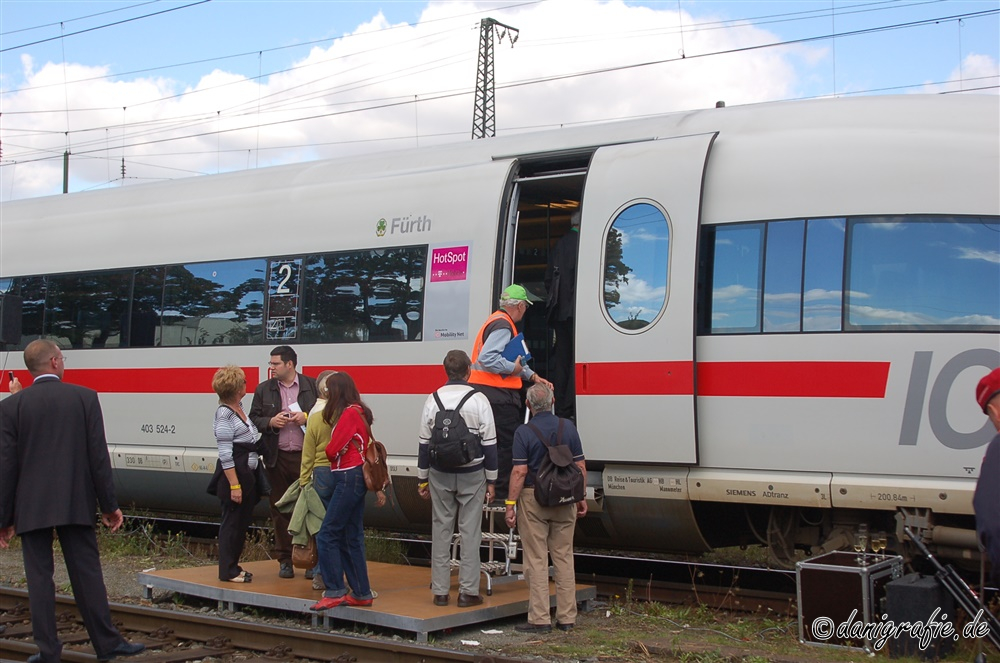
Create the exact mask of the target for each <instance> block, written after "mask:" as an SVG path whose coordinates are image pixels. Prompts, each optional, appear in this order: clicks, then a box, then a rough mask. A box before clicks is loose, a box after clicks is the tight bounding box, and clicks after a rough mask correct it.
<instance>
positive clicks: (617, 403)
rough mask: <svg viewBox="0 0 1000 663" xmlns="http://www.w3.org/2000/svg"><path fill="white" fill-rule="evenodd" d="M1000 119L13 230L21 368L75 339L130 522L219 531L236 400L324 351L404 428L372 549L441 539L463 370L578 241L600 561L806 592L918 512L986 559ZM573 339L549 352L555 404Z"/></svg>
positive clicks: (953, 103) (176, 199)
mask: <svg viewBox="0 0 1000 663" xmlns="http://www.w3.org/2000/svg"><path fill="white" fill-rule="evenodd" d="M998 117H1000V102H998V98H997V97H996V96H978V97H977V96H963V97H958V96H956V97H929V96H907V97H882V98H876V97H871V98H858V99H837V100H824V101H809V102H786V103H777V104H763V105H758V106H747V107H731V108H717V109H709V110H702V111H694V112H687V113H677V114H671V115H664V116H661V117H655V118H650V119H643V120H636V121H627V122H619V123H612V124H607V125H602V126H592V127H581V128H574V129H561V130H558V131H548V132H541V133H535V134H524V135H516V136H510V137H504V138H496V139H490V140H481V141H474V142H469V143H463V144H457V145H450V146H444V147H435V148H425V149H417V150H410V151H401V152H394V153H383V154H376V155H371V156H366V157H360V158H350V159H341V160H332V161H322V162H313V163H306V164H302V165H295V166H284V167H276V168H267V169H260V170H252V171H246V172H238V173H230V174H224V175H216V176H206V177H199V178H191V179H184V180H178V181H176V182H169V183H162V184H149V185H140V186H129V187H125V188H121V189H115V190H106V191H95V192H88V193H79V194H71V195H65V196H57V197H48V198H42V199H34V200H25V201H18V202H9V203H5V204H4V205H3V209H2V217H0V291H2V292H3V293H5V305H4V309H5V310H6V311H7V312H8V314H10V312H11V311H15V310H16V308H17V306H16V304H17V302H18V301H20V302H22V309H21V325H20V326H21V332H22V333H21V338H20V341H19V342H15V343H14V344H12V345H8V346H7V347H6V352H5V353H3V354H2V358H3V369H4V370H5V371H6V370H13V371H14V372H15V374H18V375H19V376H20V377H21V379H22V381H24V382H27V381H28V379H27V375H26V373H24V367H23V364H22V362H21V353H20V352H19V349H21V348H23V347H24V345H25V344H26V343H27V342H28V341H30V340H31V339H33V338H37V337H38V336H40V335H44V336H47V337H50V338H53V339H55V340H57V341H58V342H59V343H60V344H61V345H62V347H63V348H64V354H65V355H66V357H67V359H68V369H67V379H68V380H70V381H73V382H77V383H79V384H84V385H87V386H90V387H93V388H95V389H97V390H98V391H99V392H100V393H101V398H102V403H103V405H104V409H105V417H106V420H107V430H108V436H109V444H110V445H111V452H112V459H113V462H114V465H115V469H116V476H117V481H118V486H119V491H120V497H121V498H122V499H123V500H124V501H125V502H126V503H127V502H134V503H135V504H136V505H139V506H142V507H145V508H148V509H151V510H163V509H167V510H173V511H180V512H204V513H214V512H215V511H216V509H217V505H216V503H215V502H214V501H213V499H212V498H210V497H209V496H208V495H206V494H205V491H204V488H205V484H206V482H207V479H208V476H209V473H210V471H211V469H212V468H213V466H214V461H215V449H214V439H213V436H212V428H211V417H212V412H213V411H214V404H215V399H214V395H213V394H212V391H211V386H210V382H211V375H212V373H213V372H214V370H215V369H216V368H217V367H218V366H220V365H223V364H227V363H235V364H238V365H240V366H243V367H245V370H246V372H247V374H248V377H249V380H250V382H251V383H253V382H256V381H258V380H260V379H263V377H265V376H266V372H267V360H268V354H269V353H268V351H269V350H270V348H271V347H273V346H276V345H280V344H289V345H292V346H294V347H295V348H296V350H297V351H298V354H299V359H300V367H301V369H302V370H303V371H304V372H305V373H306V374H310V375H316V374H317V373H318V372H319V371H320V370H322V369H325V368H328V367H332V368H336V369H338V370H346V371H348V372H350V373H351V374H352V375H353V376H354V377H355V379H356V380H357V382H358V385H359V387H360V389H361V391H362V393H363V394H364V396H365V398H366V400H368V402H369V403H370V405H371V406H372V407H373V409H374V411H375V415H376V424H375V432H376V434H377V435H378V437H379V438H380V439H382V440H383V441H384V442H385V443H386V445H387V447H388V448H389V450H390V454H391V456H392V459H391V462H392V473H393V476H394V482H395V493H396V499H395V501H394V502H393V504H392V506H391V507H390V508H387V509H382V510H374V509H371V510H369V513H368V516H369V518H370V522H371V523H373V524H375V525H378V526H383V527H389V528H397V529H407V528H414V529H421V528H425V527H426V526H427V524H428V523H429V508H428V506H427V503H426V502H423V501H422V500H419V499H417V498H416V491H415V483H416V479H415V476H416V450H417V439H416V430H417V418H418V416H419V413H420V410H421V405H422V403H423V400H424V398H425V397H426V395H427V394H428V393H429V392H430V391H431V390H433V389H434V388H436V387H437V386H439V385H440V384H441V383H443V381H444V373H443V370H442V368H441V359H442V358H443V356H444V354H445V353H446V352H447V350H449V349H451V348H453V347H458V348H463V349H465V350H467V351H471V348H472V343H473V340H472V336H473V335H474V334H475V333H476V331H477V330H478V328H479V325H480V324H481V322H482V321H483V320H484V319H485V318H486V316H487V315H488V314H489V313H490V311H491V310H493V308H494V306H495V304H496V299H497V296H498V294H499V292H500V290H501V289H502V288H503V287H504V286H505V285H506V284H508V283H510V282H512V281H514V282H519V283H523V284H524V285H526V286H527V287H528V288H529V290H531V291H532V292H534V293H535V294H537V295H538V296H539V297H541V298H544V296H545V292H544V286H543V284H542V281H543V273H544V269H545V264H546V258H547V254H548V251H549V249H550V248H551V247H552V246H553V245H554V243H555V242H556V241H557V240H558V238H559V237H560V236H561V235H562V234H564V233H565V232H567V230H568V227H569V214H570V213H571V212H572V211H574V210H575V209H578V208H579V209H580V210H582V219H583V220H582V225H581V229H580V260H579V269H578V274H577V301H576V339H575V341H576V350H575V352H576V357H575V361H576V364H575V374H576V383H577V384H576V388H577V402H576V410H577V422H578V426H579V428H580V431H581V435H582V438H583V441H584V446H585V451H586V454H587V458H588V466H589V468H590V473H589V477H588V480H589V483H590V499H591V500H592V504H591V507H592V508H591V513H590V515H588V517H587V518H586V519H584V520H583V521H581V523H580V526H579V528H578V539H579V541H580V542H581V543H587V544H590V545H597V546H605V547H616V548H631V549H635V550H653V551H690V552H698V551H705V550H709V549H711V548H712V547H714V546H719V545H731V544H735V543H753V542H755V541H761V542H765V543H767V544H768V545H770V546H771V548H772V550H773V551H774V553H775V555H776V557H778V558H779V559H787V558H789V557H790V555H791V554H792V550H793V548H795V547H800V548H803V547H806V548H811V549H812V551H813V552H819V551H822V550H826V549H831V548H837V547H842V546H844V545H845V544H846V543H847V542H848V540H849V534H850V531H851V529H853V527H854V526H855V525H856V524H857V523H860V522H868V523H870V524H871V525H872V526H873V528H885V529H892V528H894V526H895V525H894V522H893V518H894V516H895V515H896V514H898V513H901V512H902V513H906V514H907V516H908V517H909V518H910V520H909V522H910V524H911V525H914V526H917V527H920V528H922V529H923V531H924V533H925V535H926V536H928V538H932V539H933V540H934V541H935V543H936V544H937V546H938V550H939V551H940V552H943V553H945V554H949V553H951V554H955V555H967V554H968V552H969V550H970V549H971V548H973V547H974V535H973V533H972V529H973V520H972V506H971V497H972V492H973V490H974V487H975V482H976V478H977V476H978V472H979V465H980V461H981V458H982V454H983V451H984V445H985V444H986V443H987V442H988V441H989V439H990V437H991V435H990V433H991V431H990V429H989V427H988V423H987V422H986V420H985V417H983V416H982V414H981V413H980V412H978V411H977V408H976V407H975V404H974V401H973V395H972V394H973V387H974V385H975V382H976V381H977V380H978V379H979V377H981V375H983V374H985V373H986V372H987V371H988V370H989V369H991V368H994V367H996V366H998V365H1000V334H998V332H1000V190H998V189H1000V123H998V120H997V118H998ZM543 308H544V307H543V306H536V307H534V308H533V310H532V311H531V312H530V314H529V315H528V316H527V317H526V319H525V322H524V323H523V324H524V332H525V334H526V336H527V338H528V340H529V343H530V345H531V348H532V353H533V355H535V359H534V360H533V361H534V362H535V367H536V369H537V370H539V371H540V372H541V373H542V374H543V375H549V376H551V374H552V372H553V366H552V358H551V352H550V351H551V346H552V334H551V332H550V330H549V329H548V328H547V326H546V323H545V314H544V310H543ZM8 322H9V321H8ZM246 405H247V407H249V397H248V402H247V404H246Z"/></svg>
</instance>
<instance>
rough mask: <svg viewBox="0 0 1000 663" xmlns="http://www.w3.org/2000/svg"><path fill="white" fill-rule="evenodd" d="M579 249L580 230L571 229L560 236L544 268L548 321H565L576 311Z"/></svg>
mask: <svg viewBox="0 0 1000 663" xmlns="http://www.w3.org/2000/svg"><path fill="white" fill-rule="evenodd" d="M579 250H580V232H579V230H577V229H571V230H570V231H569V232H567V233H566V234H565V235H563V236H562V238H560V240H559V242H558V243H556V247H555V248H554V249H553V250H552V255H551V256H550V257H549V264H548V267H546V269H545V280H544V282H545V291H546V292H547V293H548V301H547V302H546V304H545V309H546V314H547V316H548V319H549V321H550V322H565V321H566V320H569V319H570V318H572V317H573V313H574V312H575V311H576V260H577V253H578V252H579Z"/></svg>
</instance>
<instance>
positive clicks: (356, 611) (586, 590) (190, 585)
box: [138, 561, 597, 642]
mask: <svg viewBox="0 0 1000 663" xmlns="http://www.w3.org/2000/svg"><path fill="white" fill-rule="evenodd" d="M276 566H277V565H276V563H275V562H274V561H265V562H250V563H246V564H243V567H244V568H245V569H247V570H248V571H251V572H252V573H253V574H254V582H253V583H250V584H245V585H244V584H237V583H228V582H222V581H219V580H217V579H216V578H217V573H218V567H215V566H212V567H198V568H194V569H175V570H165V571H147V572H142V573H139V574H138V581H139V583H140V584H141V585H142V586H143V596H144V598H146V599H150V600H151V599H152V598H153V590H154V589H162V590H169V591H173V592H177V593H179V594H185V595H189V596H197V597H200V598H205V599H209V600H215V601H217V602H218V609H219V610H220V611H224V610H229V611H234V612H235V611H236V610H237V608H238V607H239V606H253V607H260V608H268V609H272V610H284V611H288V612H297V613H300V614H308V615H309V616H310V618H311V621H312V625H313V627H315V628H318V627H320V626H322V627H323V628H326V629H332V628H335V627H336V626H337V625H338V624H341V623H344V622H353V623H355V624H364V625H370V626H379V627H383V628H388V629H393V630H398V631H403V632H408V633H412V634H413V635H414V637H415V638H416V640H417V642H427V640H428V635H429V634H430V633H433V632H435V631H440V630H443V629H448V628H458V627H463V626H470V625H472V624H481V623H485V622H490V621H495V620H497V619H503V618H506V617H512V616H516V615H526V614H527V612H528V588H527V585H526V584H525V583H515V582H505V583H503V584H502V586H499V587H498V586H496V585H494V592H493V595H492V596H491V597H490V598H489V599H487V600H486V604H484V605H480V606H477V607H474V608H457V607H456V606H455V604H454V601H453V602H452V604H451V605H449V606H446V607H437V606H433V605H432V601H431V598H432V597H431V594H430V591H429V590H428V582H429V579H430V578H429V576H430V569H428V568H424V567H408V566H403V565H395V564H379V563H377V562H370V563H369V574H370V575H371V577H372V581H373V584H375V585H379V584H381V586H380V587H379V590H380V595H381V596H380V599H376V601H375V604H374V606H373V607H370V608H354V607H349V606H340V607H337V608H333V609H331V610H328V611H326V612H324V613H315V612H312V611H310V610H309V607H310V606H312V605H313V604H314V603H315V602H316V601H318V600H319V598H320V596H321V594H320V593H319V592H315V591H312V590H311V583H309V584H308V585H307V584H306V581H305V580H304V579H300V580H296V579H292V580H277V579H276V578H277V568H276ZM404 576H405V579H404V580H403V581H402V585H401V586H398V587H392V588H389V587H388V586H387V585H388V584H390V583H392V582H393V580H392V578H396V579H397V582H398V579H399V578H401V577H404ZM271 578H274V580H271ZM510 579H511V580H512V581H513V580H523V579H524V577H523V575H517V576H513V575H512V576H510ZM258 580H261V582H258ZM380 581H381V582H380ZM273 588H278V589H277V590H274V589H273ZM551 589H552V591H551V592H550V594H549V601H550V605H555V596H554V591H555V590H554V587H553V588H551ZM269 590H272V591H269ZM282 591H284V592H285V593H281V592H282ZM289 594H291V595H289ZM576 595H577V602H578V604H581V610H583V611H589V610H590V609H591V606H590V603H591V601H593V600H594V599H595V598H596V597H597V590H596V588H595V587H593V586H588V585H577V591H576ZM393 596H395V598H394V599H391V598H390V597H393ZM417 597H419V598H417ZM393 605H396V606H400V607H397V608H393V607H392V606H393Z"/></svg>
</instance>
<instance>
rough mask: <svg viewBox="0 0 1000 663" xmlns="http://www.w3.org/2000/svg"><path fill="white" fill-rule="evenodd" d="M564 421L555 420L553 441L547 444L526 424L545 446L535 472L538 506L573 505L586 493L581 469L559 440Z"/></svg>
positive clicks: (530, 425) (532, 425)
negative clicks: (557, 428)
mask: <svg viewBox="0 0 1000 663" xmlns="http://www.w3.org/2000/svg"><path fill="white" fill-rule="evenodd" d="M564 423H566V420H565V419H560V420H559V431H558V432H557V433H556V443H555V444H549V443H548V441H546V440H545V438H544V437H542V434H541V432H540V431H539V430H538V428H537V427H536V426H535V425H534V424H530V423H529V424H528V428H530V429H531V430H532V432H534V434H535V436H536V437H537V438H538V440H539V441H540V442H541V443H542V444H544V445H545V446H546V448H547V449H548V453H547V454H545V455H544V456H542V462H541V463H540V464H539V466H538V472H536V473H535V501H536V502H538V503H539V504H541V505H542V506H562V505H563V504H576V503H577V502H582V501H583V499H584V497H585V496H586V491H587V486H586V480H585V479H584V477H583V472H581V471H580V468H579V467H578V466H577V464H576V463H575V462H574V461H573V452H572V451H570V448H569V447H568V446H567V445H565V444H563V443H562V432H563V424H564Z"/></svg>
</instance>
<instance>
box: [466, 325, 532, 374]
mask: <svg viewBox="0 0 1000 663" xmlns="http://www.w3.org/2000/svg"><path fill="white" fill-rule="evenodd" d="M497 320H503V321H506V323H507V324H508V325H510V336H511V338H513V337H514V336H516V335H517V327H516V326H515V325H514V321H513V320H512V319H511V317H510V316H509V315H507V312H506V311H504V310H503V309H500V310H499V311H497V312H496V313H494V314H493V315H491V316H490V317H488V318H486V322H484V323H483V326H482V327H480V328H479V333H478V334H477V335H476V343H475V345H473V346H472V375H471V376H470V377H469V382H470V383H471V384H483V385H487V386H490V387H499V388H501V389H520V388H521V377H520V376H519V375H500V374H498V373H490V372H489V371H481V370H478V369H477V368H476V362H477V361H479V353H480V352H481V351H482V349H483V341H484V339H483V334H484V333H485V332H486V328H487V327H489V326H490V325H491V324H493V323H494V322H496V321H497Z"/></svg>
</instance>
